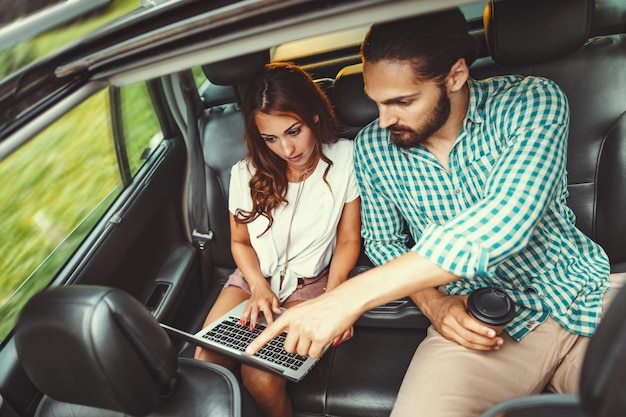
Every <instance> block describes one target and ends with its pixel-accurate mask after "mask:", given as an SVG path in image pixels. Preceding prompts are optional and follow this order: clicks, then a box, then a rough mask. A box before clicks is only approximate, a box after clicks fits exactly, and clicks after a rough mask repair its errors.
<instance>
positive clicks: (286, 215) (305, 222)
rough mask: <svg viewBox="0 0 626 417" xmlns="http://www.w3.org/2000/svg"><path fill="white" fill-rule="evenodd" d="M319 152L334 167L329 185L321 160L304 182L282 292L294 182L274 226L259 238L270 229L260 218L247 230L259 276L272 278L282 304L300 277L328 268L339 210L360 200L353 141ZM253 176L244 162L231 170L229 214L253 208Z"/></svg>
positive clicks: (274, 214)
mask: <svg viewBox="0 0 626 417" xmlns="http://www.w3.org/2000/svg"><path fill="white" fill-rule="evenodd" d="M323 152H324V155H326V157H328V159H330V160H331V161H332V162H333V165H332V167H331V168H330V170H329V171H328V175H327V176H326V182H328V184H327V183H326V182H324V171H325V170H326V167H327V166H328V164H327V163H326V162H324V161H323V160H321V159H320V161H319V163H318V164H317V167H316V168H315V171H313V173H312V174H311V175H310V176H309V177H308V178H307V179H305V180H304V185H303V189H302V195H301V196H300V201H299V202H298V207H297V209H296V213H295V216H294V219H293V225H292V226H291V242H290V246H289V263H288V268H287V272H286V276H285V279H284V282H283V285H282V289H279V287H280V274H281V271H282V268H283V265H284V264H285V251H286V248H287V233H288V230H289V222H290V219H291V215H292V211H293V205H294V204H293V202H294V201H295V198H296V195H297V191H298V183H289V185H288V188H287V196H286V199H287V201H289V202H290V204H288V205H284V204H283V205H281V206H279V207H278V208H276V209H275V210H274V213H273V216H274V223H273V224H272V227H271V228H270V229H269V230H268V231H267V232H266V233H265V234H263V235H262V236H260V237H258V235H259V234H261V233H262V232H263V231H264V230H265V228H266V227H267V225H268V220H267V219H266V218H265V217H263V216H259V217H258V218H257V219H256V220H254V221H253V222H252V223H248V225H247V226H248V233H249V234H250V241H251V243H252V247H253V248H254V250H255V252H256V254H257V257H258V259H259V264H260V266H261V273H262V274H263V275H264V276H266V277H271V281H270V283H271V287H272V290H273V291H274V293H275V294H276V295H277V296H278V298H279V300H280V301H284V300H285V299H286V298H287V297H289V295H290V294H291V293H293V292H294V291H295V289H296V287H297V285H298V277H314V276H316V275H318V274H320V273H321V272H322V270H323V269H324V268H326V267H327V266H328V265H329V264H330V259H331V257H332V254H333V251H334V250H335V246H336V243H337V225H338V224H339V219H340V217H341V213H342V210H343V206H344V204H346V203H349V202H351V201H353V200H354V199H356V198H357V197H359V188H358V185H357V182H356V177H355V174H354V164H353V152H354V143H353V141H351V140H348V139H340V140H339V141H338V142H336V143H334V144H330V145H324V147H323ZM251 171H253V168H252V167H249V166H248V164H247V162H246V161H245V160H241V161H239V162H238V163H237V164H235V165H234V166H233V168H232V171H231V180H230V190H229V203H228V206H229V210H230V212H231V213H233V214H234V213H235V212H236V211H237V209H242V210H245V211H250V210H251V209H252V198H251V196H250V187H249V182H250V178H251V176H252V173H251ZM329 185H330V188H329Z"/></svg>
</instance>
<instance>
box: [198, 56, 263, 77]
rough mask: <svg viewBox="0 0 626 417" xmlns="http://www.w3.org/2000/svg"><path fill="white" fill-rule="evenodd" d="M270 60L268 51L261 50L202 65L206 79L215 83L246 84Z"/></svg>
mask: <svg viewBox="0 0 626 417" xmlns="http://www.w3.org/2000/svg"><path fill="white" fill-rule="evenodd" d="M268 62H270V52H269V51H268V50H263V51H259V52H255V53H251V54H247V55H242V56H238V57H234V58H230V59H226V60H224V61H219V62H212V63H210V64H206V65H203V66H202V69H203V71H204V75H205V76H206V78H207V80H209V81H211V83H212V84H216V85H247V84H248V82H250V80H251V79H252V77H253V76H255V75H256V74H257V73H258V72H259V71H261V69H262V68H263V67H264V66H265V64H267V63H268Z"/></svg>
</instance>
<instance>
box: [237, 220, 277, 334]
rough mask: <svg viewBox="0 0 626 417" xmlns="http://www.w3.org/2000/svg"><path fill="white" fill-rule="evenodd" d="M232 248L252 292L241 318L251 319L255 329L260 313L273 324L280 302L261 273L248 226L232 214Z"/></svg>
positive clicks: (251, 324)
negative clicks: (238, 221) (273, 313)
mask: <svg viewBox="0 0 626 417" xmlns="http://www.w3.org/2000/svg"><path fill="white" fill-rule="evenodd" d="M230 248H231V252H232V254H233V258H234V259H235V263H236V264H237V267H238V268H239V269H240V270H241V273H242V274H243V277H244V279H245V280H246V282H247V283H248V285H249V286H250V290H251V291H252V295H251V297H250V302H248V305H247V306H246V309H245V310H244V312H243V314H242V316H241V318H242V319H243V320H247V319H248V318H250V326H251V327H254V326H255V325H256V321H257V317H258V314H259V311H260V312H262V313H263V315H264V316H265V318H266V320H267V322H268V323H271V322H272V320H273V316H272V311H273V312H275V313H277V314H278V313H280V312H281V310H280V302H279V301H278V297H276V294H274V292H273V291H272V289H271V287H270V284H269V282H268V281H267V279H266V278H265V277H264V276H263V274H262V273H261V267H260V265H259V258H258V257H257V254H256V252H255V250H254V248H253V247H252V243H251V242H250V234H249V232H248V226H247V225H245V224H241V223H237V222H236V221H235V216H233V214H232V213H230Z"/></svg>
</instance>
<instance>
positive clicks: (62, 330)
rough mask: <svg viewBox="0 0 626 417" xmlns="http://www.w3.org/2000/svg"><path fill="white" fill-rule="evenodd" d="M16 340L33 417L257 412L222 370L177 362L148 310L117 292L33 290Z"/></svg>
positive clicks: (188, 361)
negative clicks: (34, 395)
mask: <svg viewBox="0 0 626 417" xmlns="http://www.w3.org/2000/svg"><path fill="white" fill-rule="evenodd" d="M15 342H16V347H17V352H18V357H19V360H20V363H21V364H22V366H23V367H24V370H25V371H26V374H27V375H28V376H29V378H30V379H31V380H32V382H33V383H34V384H35V385H36V386H37V388H38V389H39V390H41V391H42V392H43V393H44V397H43V399H42V400H41V402H40V404H39V406H38V408H37V411H36V416H37V417H48V416H56V417H58V416H81V417H90V416H98V417H105V416H110V417H121V416H128V415H133V416H163V417H169V416H186V417H192V416H209V415H210V416H232V417H237V416H260V415H261V414H260V412H259V410H258V408H257V406H256V403H254V401H253V400H252V399H251V397H250V395H249V394H248V393H247V391H245V390H244V389H242V388H240V386H239V383H238V382H237V380H236V378H235V377H234V376H233V375H232V374H231V373H230V372H229V371H228V370H226V369H225V368H222V367H220V366H217V365H213V364H208V363H204V362H199V361H195V360H192V359H184V358H178V357H177V352H176V350H175V349H174V347H173V345H172V343H171V342H170V339H169V337H168V336H167V334H166V333H165V331H164V330H162V329H161V327H160V326H159V324H158V323H157V322H156V321H155V319H154V318H153V317H152V315H151V314H150V313H149V312H148V310H147V309H146V308H145V307H144V306H143V305H142V304H141V303H140V302H138V301H137V300H136V299H135V298H133V297H131V296H130V295H128V294H127V293H125V292H123V291H121V290H118V289H112V288H105V287H95V286H65V287H56V288H52V289H48V290H45V291H43V292H41V293H38V294H37V295H35V296H34V297H33V298H32V299H30V300H29V302H28V303H27V304H26V306H25V307H24V309H23V310H22V312H21V315H20V318H19V321H18V324H17V327H16V335H15Z"/></svg>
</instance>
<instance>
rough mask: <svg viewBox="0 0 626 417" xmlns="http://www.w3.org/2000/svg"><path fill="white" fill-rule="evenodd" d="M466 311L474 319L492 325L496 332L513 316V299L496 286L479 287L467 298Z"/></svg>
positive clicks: (498, 332) (500, 330) (502, 328)
mask: <svg viewBox="0 0 626 417" xmlns="http://www.w3.org/2000/svg"><path fill="white" fill-rule="evenodd" d="M467 311H468V312H469V314H470V315H471V316H472V317H474V318H475V319H476V320H478V321H480V322H482V323H484V324H486V325H488V326H490V327H492V328H493V329H494V330H495V331H496V334H500V333H501V332H502V330H504V326H505V325H506V324H507V323H508V322H509V321H511V319H512V318H513V316H515V304H514V303H513V300H511V298H510V297H509V296H508V295H506V293H504V291H501V290H499V289H497V288H480V289H477V290H475V291H474V292H472V293H471V294H470V295H469V297H468V298H467Z"/></svg>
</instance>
